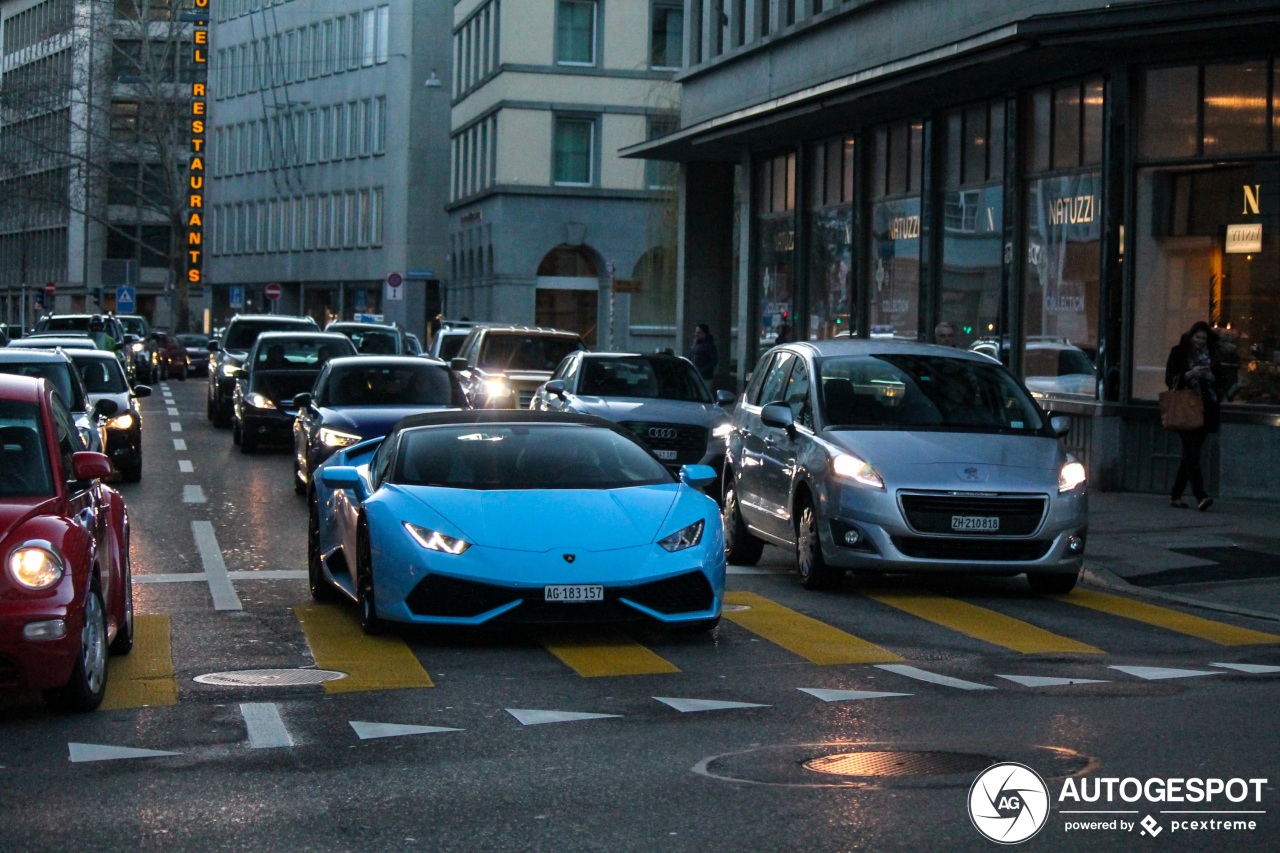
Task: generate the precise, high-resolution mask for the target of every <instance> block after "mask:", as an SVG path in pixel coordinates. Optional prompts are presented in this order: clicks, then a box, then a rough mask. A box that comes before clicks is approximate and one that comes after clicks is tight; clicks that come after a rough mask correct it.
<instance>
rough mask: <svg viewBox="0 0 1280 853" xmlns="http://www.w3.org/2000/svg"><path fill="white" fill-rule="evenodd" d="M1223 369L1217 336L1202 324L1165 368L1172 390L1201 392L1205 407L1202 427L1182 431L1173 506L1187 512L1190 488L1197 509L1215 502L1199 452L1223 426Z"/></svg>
mask: <svg viewBox="0 0 1280 853" xmlns="http://www.w3.org/2000/svg"><path fill="white" fill-rule="evenodd" d="M1221 374H1222V365H1221V363H1220V362H1219V360H1218V334H1217V333H1216V332H1214V330H1213V329H1211V328H1210V327H1209V324H1208V323H1206V322H1204V321H1203V320H1199V321H1197V322H1196V323H1195V324H1194V325H1192V327H1191V328H1190V329H1188V330H1187V333H1186V334H1184V335H1183V336H1182V339H1181V340H1180V341H1178V345H1177V346H1175V347H1174V348H1173V349H1171V350H1169V361H1168V362H1167V363H1166V364H1165V368H1164V384H1165V385H1166V386H1167V387H1168V388H1169V389H1170V390H1179V389H1191V390H1194V391H1198V392H1199V394H1200V399H1201V401H1202V403H1203V411H1204V418H1203V423H1202V424H1201V426H1200V427H1198V428H1193V429H1179V430H1178V438H1179V439H1181V441H1182V463H1181V464H1180V465H1179V466H1178V475H1177V476H1176V477H1175V478H1174V480H1173V492H1172V500H1171V502H1170V503H1171V505H1172V506H1174V507H1177V508H1179V509H1185V508H1186V506H1187V504H1186V502H1185V501H1183V500H1182V492H1183V490H1184V489H1185V488H1186V487H1187V486H1188V484H1189V485H1190V486H1191V493H1192V494H1193V495H1195V498H1196V507H1197V508H1198V509H1199V510H1200V511H1201V512H1204V511H1205V510H1207V509H1208V508H1209V507H1211V506H1213V498H1211V497H1209V493H1208V492H1206V491H1205V488H1204V471H1203V469H1201V467H1200V452H1201V450H1202V449H1203V447H1204V442H1205V438H1206V437H1208V435H1209V433H1212V432H1217V431H1218V426H1219V423H1220V413H1221V406H1222V403H1221V400H1220V398H1219V392H1218V389H1219V387H1220V385H1221V379H1222V376H1221Z"/></svg>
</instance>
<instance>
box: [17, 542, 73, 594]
mask: <svg viewBox="0 0 1280 853" xmlns="http://www.w3.org/2000/svg"><path fill="white" fill-rule="evenodd" d="M62 572H63V568H62V560H61V558H59V557H58V555H57V554H56V553H54V552H53V551H52V550H50V549H49V548H42V547H39V546H34V545H25V546H23V547H21V548H19V549H18V550H16V551H14V552H13V553H12V554H10V555H9V574H10V575H12V576H13V579H14V580H15V581H17V582H18V583H20V584H22V585H23V586H25V587H26V588H27V589H48V588H49V587H51V586H53V585H54V584H55V583H57V582H58V581H59V580H61V579H62Z"/></svg>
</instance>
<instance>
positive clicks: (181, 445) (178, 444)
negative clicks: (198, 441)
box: [173, 438, 187, 450]
mask: <svg viewBox="0 0 1280 853" xmlns="http://www.w3.org/2000/svg"><path fill="white" fill-rule="evenodd" d="M173 449H174V450H186V449H187V442H186V440H185V439H181V438H175V439H174V440H173Z"/></svg>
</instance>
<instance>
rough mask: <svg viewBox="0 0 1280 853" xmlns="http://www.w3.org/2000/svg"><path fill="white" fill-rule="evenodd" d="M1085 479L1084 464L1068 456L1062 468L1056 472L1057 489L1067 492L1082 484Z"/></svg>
mask: <svg viewBox="0 0 1280 853" xmlns="http://www.w3.org/2000/svg"><path fill="white" fill-rule="evenodd" d="M1085 479H1086V474H1085V470H1084V466H1083V465H1081V464H1080V463H1079V462H1077V461H1076V460H1075V458H1074V457H1070V458H1068V459H1067V461H1066V462H1065V463H1064V464H1063V466H1062V470H1061V471H1059V472H1058V491H1059V492H1060V493H1061V492H1069V491H1071V490H1072V489H1074V488H1075V487H1076V486H1079V485H1080V484H1082V483H1083V482H1084V481H1085Z"/></svg>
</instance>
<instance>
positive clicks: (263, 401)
mask: <svg viewBox="0 0 1280 853" xmlns="http://www.w3.org/2000/svg"><path fill="white" fill-rule="evenodd" d="M244 401H245V402H246V403H248V404H249V405H250V406H253V407H254V408H255V409H274V408H275V407H276V404H275V403H273V402H272V401H271V398H270V397H268V396H267V395H265V394H259V393H258V392H257V391H250V392H249V393H248V395H246V396H245V398H244Z"/></svg>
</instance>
